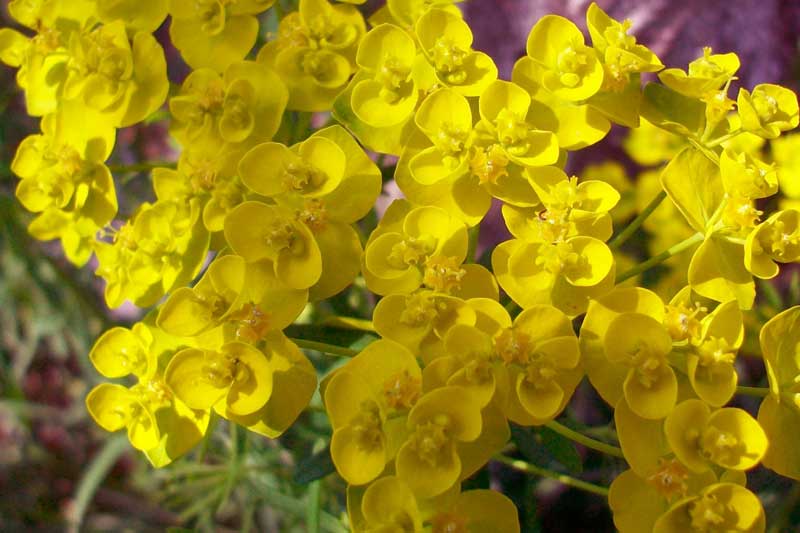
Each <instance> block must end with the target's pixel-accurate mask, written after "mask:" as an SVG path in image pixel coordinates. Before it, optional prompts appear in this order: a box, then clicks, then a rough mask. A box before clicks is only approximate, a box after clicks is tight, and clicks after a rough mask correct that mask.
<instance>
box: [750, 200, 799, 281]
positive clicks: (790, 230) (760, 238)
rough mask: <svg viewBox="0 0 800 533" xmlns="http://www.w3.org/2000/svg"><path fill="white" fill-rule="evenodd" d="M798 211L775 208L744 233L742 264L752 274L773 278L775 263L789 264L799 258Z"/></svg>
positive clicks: (775, 268) (776, 270) (776, 267)
mask: <svg viewBox="0 0 800 533" xmlns="http://www.w3.org/2000/svg"><path fill="white" fill-rule="evenodd" d="M798 222H800V211H798V210H796V209H786V210H783V211H778V212H777V213H774V214H773V215H772V216H770V217H769V218H768V219H767V220H765V221H764V222H762V223H761V224H759V225H758V226H757V227H756V228H755V229H754V230H753V231H752V232H750V234H749V235H748V236H747V241H746V243H745V247H744V248H745V254H744V265H745V267H747V270H748V271H750V272H752V273H753V275H755V276H757V277H759V278H762V279H770V278H774V277H775V276H777V275H778V273H779V272H780V268H779V267H778V264H777V263H793V262H795V261H797V260H798V259H800V231H798Z"/></svg>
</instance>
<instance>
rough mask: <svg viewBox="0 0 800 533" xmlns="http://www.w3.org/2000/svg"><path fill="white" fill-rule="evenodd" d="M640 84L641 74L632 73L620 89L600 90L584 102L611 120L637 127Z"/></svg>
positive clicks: (640, 93) (640, 92)
mask: <svg viewBox="0 0 800 533" xmlns="http://www.w3.org/2000/svg"><path fill="white" fill-rule="evenodd" d="M641 86H642V82H641V76H640V75H639V74H634V75H632V76H631V79H630V81H629V82H628V84H627V85H625V88H624V89H623V90H622V91H600V92H598V93H597V94H595V95H594V96H592V97H591V98H589V100H588V101H587V102H586V103H587V104H589V106H590V107H593V108H594V109H596V110H598V111H600V112H601V113H602V114H604V115H605V116H606V117H607V118H608V119H609V120H611V121H612V122H616V123H617V124H621V125H623V126H625V127H627V128H638V127H639V109H640V108H641V103H642V91H641Z"/></svg>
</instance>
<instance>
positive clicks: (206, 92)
mask: <svg viewBox="0 0 800 533" xmlns="http://www.w3.org/2000/svg"><path fill="white" fill-rule="evenodd" d="M288 97H289V93H288V91H287V89H286V86H285V85H284V84H283V82H282V81H281V78H279V77H278V75H277V74H275V72H273V71H272V70H270V69H269V68H266V67H265V66H264V65H261V64H259V63H256V62H255V61H237V62H235V63H231V64H230V65H228V66H227V68H226V69H225V71H224V74H223V75H220V74H219V73H218V72H216V71H214V70H212V69H209V68H200V69H197V70H194V71H192V73H191V74H189V76H187V77H186V79H185V80H184V82H183V84H182V85H181V89H180V91H179V92H178V94H177V95H176V96H174V97H172V98H170V100H169V109H170V113H171V114H172V116H173V117H174V119H175V120H174V123H173V124H172V126H171V128H170V132H171V133H172V135H174V136H175V138H176V139H178V142H180V143H181V144H182V145H184V146H185V147H194V148H196V149H198V150H199V149H201V148H202V149H204V150H208V151H210V152H213V153H215V154H216V153H219V152H220V151H222V150H223V149H226V150H231V149H247V148H249V147H251V146H253V145H254V144H256V143H259V142H264V141H267V140H269V139H271V138H272V136H273V135H274V134H275V132H276V131H278V126H279V125H280V123H281V118H282V117H283V111H284V109H285V108H286V103H287V101H288Z"/></svg>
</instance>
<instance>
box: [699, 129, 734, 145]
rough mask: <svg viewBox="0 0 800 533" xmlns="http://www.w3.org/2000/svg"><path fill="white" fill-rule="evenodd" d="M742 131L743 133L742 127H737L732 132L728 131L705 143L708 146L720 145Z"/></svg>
mask: <svg viewBox="0 0 800 533" xmlns="http://www.w3.org/2000/svg"><path fill="white" fill-rule="evenodd" d="M740 133H742V128H739V129H735V130H733V131H732V132H730V133H726V134H725V135H723V136H721V137H717V138H716V139H714V140H713V141H709V142H707V143H705V145H706V147H707V148H714V147H715V146H719V145H720V144H722V143H724V142H725V141H729V140H731V139H733V138H734V137H736V136H737V135H739V134H740Z"/></svg>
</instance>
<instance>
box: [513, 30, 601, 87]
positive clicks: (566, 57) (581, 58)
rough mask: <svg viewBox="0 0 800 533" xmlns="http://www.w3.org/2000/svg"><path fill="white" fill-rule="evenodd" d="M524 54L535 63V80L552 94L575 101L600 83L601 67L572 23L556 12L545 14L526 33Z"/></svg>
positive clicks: (599, 85) (593, 52) (592, 51)
mask: <svg viewBox="0 0 800 533" xmlns="http://www.w3.org/2000/svg"><path fill="white" fill-rule="evenodd" d="M526 50H527V54H528V57H530V58H532V59H533V60H534V61H535V62H536V63H537V66H538V69H537V70H538V72H537V73H536V76H537V78H538V81H539V83H540V84H541V85H542V87H544V88H545V89H547V90H548V91H550V92H551V93H553V94H554V95H555V96H556V97H558V98H559V99H562V100H567V101H569V102H578V101H581V100H586V99H587V98H589V97H591V96H592V95H594V94H595V93H597V91H599V90H600V87H601V86H602V84H603V66H602V65H601V64H600V61H599V60H598V59H597V55H596V54H595V51H594V50H593V49H592V48H591V47H589V46H586V44H585V43H584V39H583V34H582V33H581V31H580V30H579V29H578V27H577V26H575V24H573V23H572V22H570V21H569V20H567V19H565V18H564V17H560V16H557V15H545V16H544V17H542V18H541V19H539V21H538V22H537V23H536V25H535V26H534V27H533V28H532V29H531V32H530V34H529V35H528V42H527V44H526Z"/></svg>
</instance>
